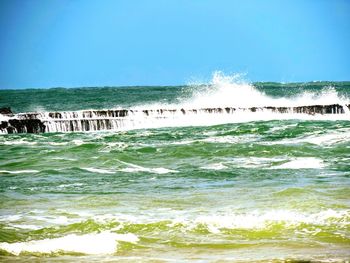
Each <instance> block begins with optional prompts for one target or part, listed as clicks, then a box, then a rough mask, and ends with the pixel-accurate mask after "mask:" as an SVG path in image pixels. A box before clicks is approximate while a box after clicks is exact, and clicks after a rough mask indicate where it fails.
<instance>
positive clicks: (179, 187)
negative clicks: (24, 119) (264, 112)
mask: <svg viewBox="0 0 350 263" xmlns="http://www.w3.org/2000/svg"><path fill="white" fill-rule="evenodd" d="M214 84H216V85H219V84H220V85H224V86H225V88H228V90H229V91H228V92H232V90H234V89H235V88H237V87H236V86H234V85H233V84H232V83H231V84H230V83H226V82H224V83H223V84H222V83H219V84H218V83H214ZM240 85H241V84H240ZM347 85H348V84H346V83H345V84H344V83H340V84H339V83H333V84H330V83H326V84H324V83H319V84H318V86H317V85H316V84H310V85H309V86H307V85H306V84H300V85H295V86H292V85H291V86H289V87H288V85H284V86H283V85H282V86H280V85H277V84H274V85H272V84H265V86H264V85H263V84H260V87H258V89H256V90H255V89H254V92H257V93H256V94H259V96H262V97H261V98H260V100H257V101H254V102H253V103H258V102H259V101H261V99H262V98H263V100H266V101H269V102H271V103H274V102H276V100H279V101H281V99H282V98H283V99H284V103H290V104H293V103H297V101H302V102H303V103H306V102H307V100H309V102H308V103H311V102H316V101H317V102H323V101H327V100H328V101H327V102H330V103H333V102H337V103H338V102H339V101H340V102H341V101H344V100H345V101H346V100H347V101H349V99H348V98H349V93H348V92H349V90H348V86H347ZM226 86H228V87H226ZM329 86H333V88H331V89H330V88H329ZM245 89H246V87H245ZM259 89H260V90H259ZM107 90H109V91H110V93H109V95H108V96H109V97H110V96H111V95H112V94H114V97H113V98H114V99H111V100H112V101H113V100H115V101H117V100H118V99H120V100H122V101H123V103H119V104H114V105H109V104H108V103H111V102H108V99H104V96H105V94H104V93H103V94H102V93H101V92H100V91H101V89H79V90H75V89H73V90H64V89H59V90H45V91H44V90H39V91H37V90H26V91H1V93H0V98H1V99H0V101H1V103H2V104H3V105H0V106H12V107H13V108H14V109H15V110H16V111H17V112H21V111H33V110H37V109H38V108H40V109H41V110H79V109H90V108H110V107H112V106H113V107H119V106H121V107H124V108H125V107H133V106H135V107H136V106H137V107H139V106H140V105H141V106H142V105H143V106H142V107H145V106H144V105H146V106H147V107H151V106H150V105H151V104H152V103H153V104H154V103H159V101H161V102H162V104H163V105H164V104H171V103H178V102H179V101H184V100H183V97H186V96H188V94H187V93H186V92H187V91H186V89H185V88H183V87H180V88H174V87H169V88H162V87H139V88H131V89H130V90H129V89H127V88H115V89H112V88H108V89H107ZM240 91H241V90H240ZM261 91H264V92H265V94H263V93H261ZM305 91H307V92H306V93H305ZM192 92H193V91H192ZM56 93H57V94H61V93H67V94H70V95H69V96H67V99H66V100H62V98H59V96H61V95H57V94H56ZM73 93H77V94H79V95H76V96H75V97H74V96H73V95H71V94H73ZM82 93H84V94H85V95H84V96H81V95H82ZM316 93H317V94H318V95H317V96H315V94H316ZM40 94H42V95H40ZM54 94H56V95H55V96H56V97H55V96H53V95H54ZM91 94H93V95H91ZM96 94H101V95H100V96H97V95H96ZM135 94H136V95H135ZM140 94H141V95H140ZM142 94H144V95H145V94H152V95H150V96H149V100H148V99H147V98H148V97H147V96H142ZM198 94H201V95H198ZM220 94H221V95H220ZM29 95H31V96H32V97H30V96H29ZM191 96H192V99H193V98H194V99H193V101H192V102H191V101H187V100H185V101H184V103H192V105H195V106H196V105H197V104H198V105H204V104H205V103H212V101H211V100H208V98H216V97H217V98H218V97H220V96H221V97H222V99H221V101H216V103H217V104H224V103H226V101H225V99H224V98H225V97H227V94H225V91H224V90H223V89H222V87H220V88H219V89H218V90H216V92H214V93H210V92H209V95H208V92H207V91H206V93H205V94H204V95H203V90H201V91H200V92H198V93H197V94H195V95H193V94H192V95H191ZM208 96H209V97H208ZM24 97H26V100H25V99H24ZM15 98H16V99H15ZM58 98H59V99H58ZM143 99H144V100H145V101H143ZM241 99H242V98H241ZM245 99H246V98H245ZM10 100H11V103H12V105H8V104H9V103H8V102H9V101H10ZM22 100H23V101H24V102H25V103H19V102H18V101H22ZM58 100H60V102H59V101H58ZM83 100H84V101H85V102H81V101H83ZM231 100H233V101H234V100H237V101H239V100H238V99H237V98H236V99H235V98H231ZM332 100H336V101H332ZM67 101H68V102H69V101H71V102H69V103H68V102H67ZM77 101H78V102H77ZM79 101H80V102H79ZM100 101H101V104H99V102H100ZM115 101H114V102H115ZM237 101H234V103H238V102H237ZM310 101H311V102H310ZM104 102H105V103H104ZM106 103H107V104H106ZM244 103H247V102H244ZM153 104H152V105H153ZM60 105H61V108H60V107H59V106H60ZM152 107H154V105H153V106H152ZM34 108H37V109H34ZM345 116H348V115H345ZM259 117H261V116H259ZM214 119H215V117H214ZM349 120H350V118H348V117H346V118H344V116H343V117H342V118H341V119H337V117H336V116H332V117H328V118H327V119H323V120H319V119H317V118H316V116H308V117H305V118H299V119H295V118H293V119H290V118H284V117H283V116H281V115H278V117H276V116H275V117H274V118H272V119H268V120H267V119H264V118H263V119H259V118H257V119H255V120H254V119H251V120H249V121H242V120H241V119H240V120H239V121H237V119H235V120H234V121H232V122H231V123H221V124H217V123H215V121H213V120H211V119H208V120H207V125H205V126H189V124H188V123H187V124H186V125H180V124H179V125H174V127H157V128H153V129H137V130H135V129H131V130H123V131H103V132H85V133H43V134H9V135H1V136H0V200H1V202H0V209H1V211H0V212H1V214H0V259H1V260H2V261H4V262H10V261H17V260H23V261H25V260H35V259H37V260H47V261H59V262H61V261H73V260H74V261H98V262H99V261H115V260H119V261H127V262H135V261H137V262H139V261H152V262H153V261H155V260H159V261H160V262H162V261H198V262H199V261H200V262H212V261H218V260H221V261H222V262H226V261H229V262H231V261H237V262H240V261H263V262H264V261H283V260H286V261H293V260H295V261H298V260H310V261H325V262H346V261H348V260H349V259H350V202H349V201H350V197H349V196H350V195H349V193H350V192H349V184H350V181H349V177H350V121H349ZM214 124H215V125H214Z"/></svg>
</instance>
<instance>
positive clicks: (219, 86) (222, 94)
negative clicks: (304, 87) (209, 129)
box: [182, 71, 349, 108]
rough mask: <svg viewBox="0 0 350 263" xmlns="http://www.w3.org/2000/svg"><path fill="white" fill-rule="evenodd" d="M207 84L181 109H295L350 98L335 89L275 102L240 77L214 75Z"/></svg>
mask: <svg viewBox="0 0 350 263" xmlns="http://www.w3.org/2000/svg"><path fill="white" fill-rule="evenodd" d="M208 84H209V85H208V86H207V87H206V88H205V89H204V90H200V91H198V92H195V93H194V95H193V97H191V98H190V99H188V100H185V103H184V105H182V106H187V107H192V108H216V107H263V106H276V107H279V106H281V107H292V106H307V105H327V104H345V103H349V98H341V97H340V96H339V95H338V93H337V91H336V90H335V89H334V88H332V87H328V88H326V89H324V90H322V91H321V92H318V93H315V92H304V93H302V94H300V95H296V96H294V97H291V98H273V97H269V96H267V95H266V94H265V93H264V92H262V91H259V90H258V89H257V88H255V87H254V86H253V85H251V84H250V83H248V82H246V81H244V80H243V79H242V76H241V75H239V74H235V75H231V76H229V75H225V74H223V73H222V72H220V71H216V72H214V74H213V77H212V80H211V81H210V82H209V83H208Z"/></svg>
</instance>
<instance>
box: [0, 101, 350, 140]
mask: <svg viewBox="0 0 350 263" xmlns="http://www.w3.org/2000/svg"><path fill="white" fill-rule="evenodd" d="M349 111H350V104H346V105H340V104H330V105H309V106H295V107H276V106H264V107H247V108H242V107H223V108H220V107H218V108H199V109H184V108H178V109H167V108H164V109H145V110H139V109H111V110H82V111H62V112H27V113H18V114H14V113H13V112H12V111H11V109H10V108H0V133H3V134H8V133H44V132H74V131H77V132H83V131H100V130H119V129H122V128H126V127H131V128H132V127H135V128H142V124H145V122H147V121H148V122H153V121H159V120H166V119H171V118H177V119H181V118H182V117H184V116H186V117H188V116H193V117H196V116H200V115H201V116H207V115H218V116H224V115H225V116H229V115H233V114H236V115H239V114H244V113H277V114H307V115H330V114H332V115H334V114H337V115H339V114H348V113H349Z"/></svg>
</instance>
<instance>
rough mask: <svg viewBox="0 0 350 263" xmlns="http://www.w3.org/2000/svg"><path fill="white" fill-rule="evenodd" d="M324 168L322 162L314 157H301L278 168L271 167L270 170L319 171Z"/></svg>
mask: <svg viewBox="0 0 350 263" xmlns="http://www.w3.org/2000/svg"><path fill="white" fill-rule="evenodd" d="M325 166H326V165H325V164H324V162H323V160H320V159H317V158H314V157H302V158H295V159H293V160H291V161H289V162H286V163H283V164H281V165H278V166H273V167H271V169H321V168H324V167H325Z"/></svg>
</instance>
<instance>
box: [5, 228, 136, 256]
mask: <svg viewBox="0 0 350 263" xmlns="http://www.w3.org/2000/svg"><path fill="white" fill-rule="evenodd" d="M138 240H139V239H138V237H137V236H136V235H134V234H131V233H128V234H116V233H112V232H108V231H105V232H101V233H97V234H86V235H76V234H70V235H67V236H63V237H58V238H52V239H42V240H32V241H28V242H17V243H6V242H3V243H0V249H2V250H5V251H7V252H9V253H11V254H14V255H19V254H21V253H22V252H29V253H44V254H50V253H56V252H66V253H69V252H70V253H72V252H73V253H82V254H113V253H115V252H116V251H117V246H118V241H124V242H130V243H136V242H137V241H138Z"/></svg>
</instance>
